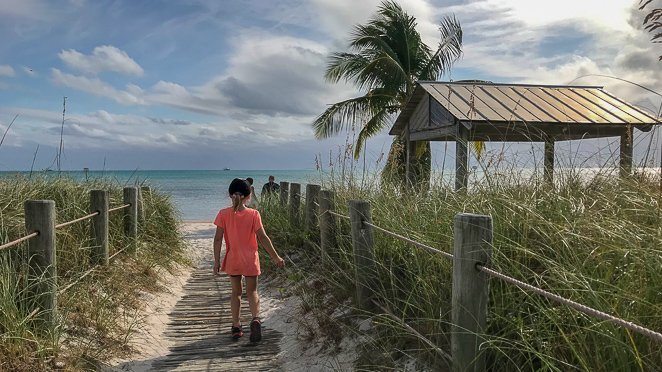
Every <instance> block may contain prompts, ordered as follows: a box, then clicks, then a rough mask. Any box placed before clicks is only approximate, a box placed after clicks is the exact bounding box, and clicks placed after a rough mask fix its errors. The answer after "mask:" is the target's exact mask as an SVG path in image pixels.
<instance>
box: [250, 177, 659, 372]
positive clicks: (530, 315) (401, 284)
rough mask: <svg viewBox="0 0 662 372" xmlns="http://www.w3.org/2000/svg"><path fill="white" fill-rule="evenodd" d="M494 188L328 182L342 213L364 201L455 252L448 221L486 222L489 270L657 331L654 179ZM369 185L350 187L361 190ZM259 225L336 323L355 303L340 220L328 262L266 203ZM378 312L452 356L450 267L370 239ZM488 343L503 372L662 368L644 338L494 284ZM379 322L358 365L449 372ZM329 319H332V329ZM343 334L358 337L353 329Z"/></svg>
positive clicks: (492, 183)
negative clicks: (334, 309)
mask: <svg viewBox="0 0 662 372" xmlns="http://www.w3.org/2000/svg"><path fill="white" fill-rule="evenodd" d="M512 177H513V176H505V178H507V179H499V178H498V177H496V176H493V177H492V178H490V179H488V180H484V181H483V182H481V183H479V184H476V185H474V186H473V187H472V189H471V190H470V191H469V193H467V194H462V193H455V192H452V191H450V189H449V188H448V187H446V186H444V185H439V186H437V187H433V188H432V189H431V190H430V191H429V192H427V193H423V194H420V193H401V192H398V191H395V190H384V189H377V188H374V187H372V188H371V187H360V186H353V187H348V186H347V185H348V184H349V182H347V180H346V179H335V180H334V179H327V180H326V181H325V183H326V184H325V185H324V187H325V188H328V189H333V190H334V191H335V192H336V195H337V200H336V205H337V209H338V210H339V211H340V213H343V214H345V215H347V201H348V200H349V199H365V200H368V201H370V204H371V206H372V217H373V221H374V223H375V224H377V225H379V226H381V227H383V228H386V229H388V230H391V231H394V232H398V233H400V234H403V235H405V236H408V237H410V238H412V239H415V240H418V241H421V242H423V243H425V244H428V245H431V246H433V247H437V248H439V249H441V250H444V251H446V252H450V253H452V245H453V217H454V215H455V214H457V213H459V212H471V213H478V214H487V215H491V216H492V218H493V224H494V245H493V251H492V261H491V263H490V266H491V267H492V268H494V269H496V270H498V271H501V272H503V273H505V274H508V275H510V276H513V277H515V278H518V279H520V280H523V281H525V282H527V283H530V284H533V285H537V286H539V287H541V288H544V289H546V290H549V291H551V292H553V293H556V294H559V295H562V296H564V297H567V298H569V299H572V300H575V301H577V302H580V303H582V304H585V305H588V306H591V307H594V308H596V309H599V310H601V311H605V312H607V313H610V314H613V315H616V316H619V317H622V318H624V319H626V320H630V321H633V322H636V323H638V324H640V325H643V326H646V327H648V328H650V329H653V330H657V331H659V330H661V329H662V272H661V271H660V268H661V267H662V215H661V207H662V206H661V203H662V194H661V189H660V180H659V179H657V178H656V176H651V175H639V176H635V177H632V178H630V179H628V180H622V181H619V180H618V178H614V177H609V176H601V175H595V176H592V177H589V178H586V177H582V176H581V175H580V174H579V172H574V171H573V172H568V173H566V174H562V175H558V181H557V183H556V185H555V186H554V187H552V186H550V185H547V184H544V183H541V182H539V181H538V180H537V178H535V177H530V178H527V179H518V180H517V181H516V182H515V181H514V180H513V179H512ZM370 183H371V182H354V183H353V184H354V185H357V184H358V185H366V184H370ZM263 213H264V215H265V217H264V220H265V224H266V226H267V229H268V231H269V233H270V234H272V235H273V237H274V240H275V241H276V243H277V246H278V248H279V249H281V250H283V251H284V252H285V254H289V255H291V256H294V257H298V258H299V259H296V262H297V266H299V267H300V271H299V273H300V275H303V276H302V277H297V278H296V279H297V280H306V281H308V280H311V278H318V279H320V280H321V281H322V282H323V283H324V284H325V289H324V290H321V291H316V290H314V289H311V292H319V293H320V296H318V297H319V301H318V302H319V304H320V306H318V307H317V309H315V311H317V312H321V313H325V312H326V313H330V312H327V311H326V310H327V309H325V306H327V307H328V306H329V303H330V302H329V300H328V298H327V297H328V296H329V293H331V294H333V296H334V297H335V298H336V301H335V303H336V304H340V303H343V302H345V301H346V300H347V299H348V298H352V296H353V290H354V263H353V259H352V247H351V241H350V238H349V225H348V222H347V221H345V220H339V221H338V227H339V229H338V246H337V247H336V248H335V249H334V250H333V251H330V252H320V250H319V247H318V246H316V245H314V244H312V245H311V244H307V243H305V241H306V240H307V237H306V236H305V234H304V233H303V232H302V231H301V227H300V225H298V224H291V223H290V222H289V221H288V219H287V218H286V217H285V216H286V215H287V213H286V211H284V210H282V208H281V207H280V206H279V205H278V203H273V204H272V205H266V206H265V210H264V212H263ZM374 234H375V256H376V264H377V267H378V275H379V278H378V279H379V280H378V281H377V282H378V283H379V284H378V285H377V288H374V289H375V291H376V292H377V296H378V298H379V299H380V301H381V302H383V303H386V304H388V308H389V309H390V310H391V311H392V312H393V313H395V315H396V316H397V317H399V318H401V319H403V320H405V321H406V322H407V323H408V324H410V325H411V326H412V327H413V328H415V329H416V330H417V331H418V332H420V333H421V334H422V335H423V336H424V337H425V338H427V339H429V340H431V341H432V342H433V343H434V344H435V345H437V346H438V347H440V348H441V349H443V350H445V351H447V352H450V345H449V331H450V326H449V322H450V312H451V308H450V299H451V287H452V263H451V262H450V261H449V260H447V259H446V258H444V257H441V256H435V255H432V254H430V253H427V252H424V251H422V250H420V249H417V248H415V247H413V246H411V245H408V244H406V243H403V242H401V241H398V240H394V239H393V238H390V237H388V236H386V235H384V234H382V233H380V232H378V231H375V233H374ZM488 309H489V310H488V311H489V315H488V327H487V332H486V335H485V337H486V339H487V342H486V343H485V344H484V345H483V348H484V350H485V351H484V352H485V353H486V358H487V361H488V366H489V369H490V370H494V371H514V370H522V371H530V370H545V371H568V370H590V371H613V370H618V371H648V370H655V369H657V368H659V366H660V365H662V352H660V350H661V349H660V347H661V345H660V344H659V343H656V341H652V340H650V339H648V338H646V337H644V336H642V335H639V334H634V333H631V332H629V331H627V330H624V329H622V328H619V327H617V326H614V325H611V324H608V323H605V322H602V321H599V320H597V319H594V318H591V317H589V316H586V315H583V314H581V313H578V312H576V311H574V310H572V309H569V308H567V307H565V306H563V305H560V304H557V303H554V302H551V301H549V300H546V299H544V298H542V297H539V296H537V295H535V294H530V293H526V292H523V291H522V290H520V289H518V288H516V287H513V286H511V285H509V284H506V283H503V282H500V281H498V280H496V279H491V280H490V300H489V305H488ZM356 314H359V315H361V316H370V317H372V319H373V321H375V322H376V323H378V324H380V326H379V327H377V329H376V331H375V333H374V334H373V337H372V338H371V340H370V341H368V342H367V343H366V344H365V345H364V346H365V348H366V349H365V353H363V357H361V358H359V360H358V361H357V367H358V368H360V369H367V370H372V369H391V368H398V366H399V364H398V363H399V362H400V361H401V360H402V359H403V358H413V359H415V360H417V361H418V363H419V364H420V367H421V368H429V369H433V370H438V369H440V370H443V369H446V368H448V366H447V362H446V361H445V360H444V358H442V357H440V356H439V353H437V352H435V351H434V349H433V348H431V347H430V346H429V345H427V344H425V343H424V342H422V340H421V339H420V337H418V336H416V335H413V334H412V333H411V332H409V331H407V330H406V329H404V328H403V327H402V326H400V325H399V324H398V323H397V322H394V321H391V320H390V319H388V318H386V317H384V316H380V315H378V314H377V313H373V314H366V313H362V312H360V311H359V310H356ZM327 318H328V317H327ZM347 324H350V326H349V327H347V326H345V328H344V331H345V332H357V333H360V332H358V330H357V329H356V326H355V323H351V322H350V323H347Z"/></svg>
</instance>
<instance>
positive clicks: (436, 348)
mask: <svg viewBox="0 0 662 372" xmlns="http://www.w3.org/2000/svg"><path fill="white" fill-rule="evenodd" d="M370 301H372V303H373V304H375V306H377V307H378V308H380V309H381V310H382V311H383V312H384V314H385V315H387V316H388V317H389V318H391V319H393V320H395V321H396V322H398V323H400V324H401V325H402V326H403V327H405V328H406V329H407V330H408V331H409V332H411V333H413V334H415V335H416V336H417V337H418V338H420V339H421V341H423V342H425V343H426V344H427V345H428V346H430V347H431V348H433V349H434V350H435V351H436V352H437V353H438V354H439V355H441V356H442V357H444V358H445V359H446V360H452V358H451V356H450V354H448V353H447V352H445V351H443V350H441V349H440V348H439V347H438V346H437V345H435V344H434V343H433V342H432V341H430V340H428V339H427V338H426V337H425V336H423V335H422V334H421V333H420V332H418V331H417V330H415V329H414V328H412V327H411V326H410V325H409V324H407V323H405V322H404V320H402V319H400V318H398V317H397V316H395V315H394V314H393V313H392V312H390V311H389V310H388V309H387V308H385V307H384V306H382V305H380V304H379V302H377V301H375V300H374V299H371V300H370Z"/></svg>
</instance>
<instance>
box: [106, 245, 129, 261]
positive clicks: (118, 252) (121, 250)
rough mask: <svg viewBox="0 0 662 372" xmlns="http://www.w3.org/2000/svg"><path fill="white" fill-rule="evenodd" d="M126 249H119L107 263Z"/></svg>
mask: <svg viewBox="0 0 662 372" xmlns="http://www.w3.org/2000/svg"><path fill="white" fill-rule="evenodd" d="M127 248H128V246H127V247H124V248H122V249H120V250H119V251H117V252H115V253H113V255H112V256H110V257H108V261H110V260H112V259H113V257H115V256H117V255H118V254H120V253H122V252H124V250H125V249H127Z"/></svg>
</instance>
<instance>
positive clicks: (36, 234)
mask: <svg viewBox="0 0 662 372" xmlns="http://www.w3.org/2000/svg"><path fill="white" fill-rule="evenodd" d="M38 235H39V231H35V232H33V233H31V234H28V235H26V236H24V237H22V238H18V239H16V240H13V241H11V242H9V243H5V244H3V245H0V251H1V250H3V249H5V248H10V247H13V246H15V245H17V244H19V243H21V242H24V241H26V240H29V239H32V238H34V237H35V236H38Z"/></svg>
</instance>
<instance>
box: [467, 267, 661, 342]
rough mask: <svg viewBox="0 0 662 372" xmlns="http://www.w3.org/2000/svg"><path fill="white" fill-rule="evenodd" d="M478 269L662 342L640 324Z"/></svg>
mask: <svg viewBox="0 0 662 372" xmlns="http://www.w3.org/2000/svg"><path fill="white" fill-rule="evenodd" d="M476 269H478V270H480V271H482V272H484V273H486V274H488V275H490V276H492V277H495V278H498V279H501V280H503V281H504V282H506V283H509V284H512V285H514V286H516V287H519V288H521V289H524V290H528V291H531V292H534V293H536V294H539V295H541V296H543V297H545V298H547V299H550V300H552V301H556V302H558V303H561V304H564V305H566V306H568V307H571V308H573V309H575V310H577V311H579V312H581V313H584V314H586V315H590V316H592V317H595V318H599V319H602V320H606V321H609V322H612V323H614V324H617V325H619V326H621V327H623V328H627V329H629V330H631V331H633V332H637V333H639V334H642V335H644V336H646V337H649V338H651V339H653V340H656V341H658V342H662V333H659V332H655V331H653V330H650V329H648V328H645V327H642V326H640V325H638V324H635V323H632V322H629V321H627V320H624V319H621V318H618V317H615V316H613V315H610V314H607V313H605V312H602V311H600V310H596V309H594V308H591V307H588V306H586V305H582V304H580V303H578V302H575V301H572V300H569V299H567V298H565V297H561V296H559V295H556V294H554V293H551V292H547V291H546V290H544V289H542V288H538V287H535V286H532V285H531V284H527V283H524V282H523V281H521V280H517V279H515V278H513V277H510V276H508V275H505V274H502V273H500V272H498V271H495V270H492V269H490V268H488V267H485V266H483V265H480V264H477V265H476Z"/></svg>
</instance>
